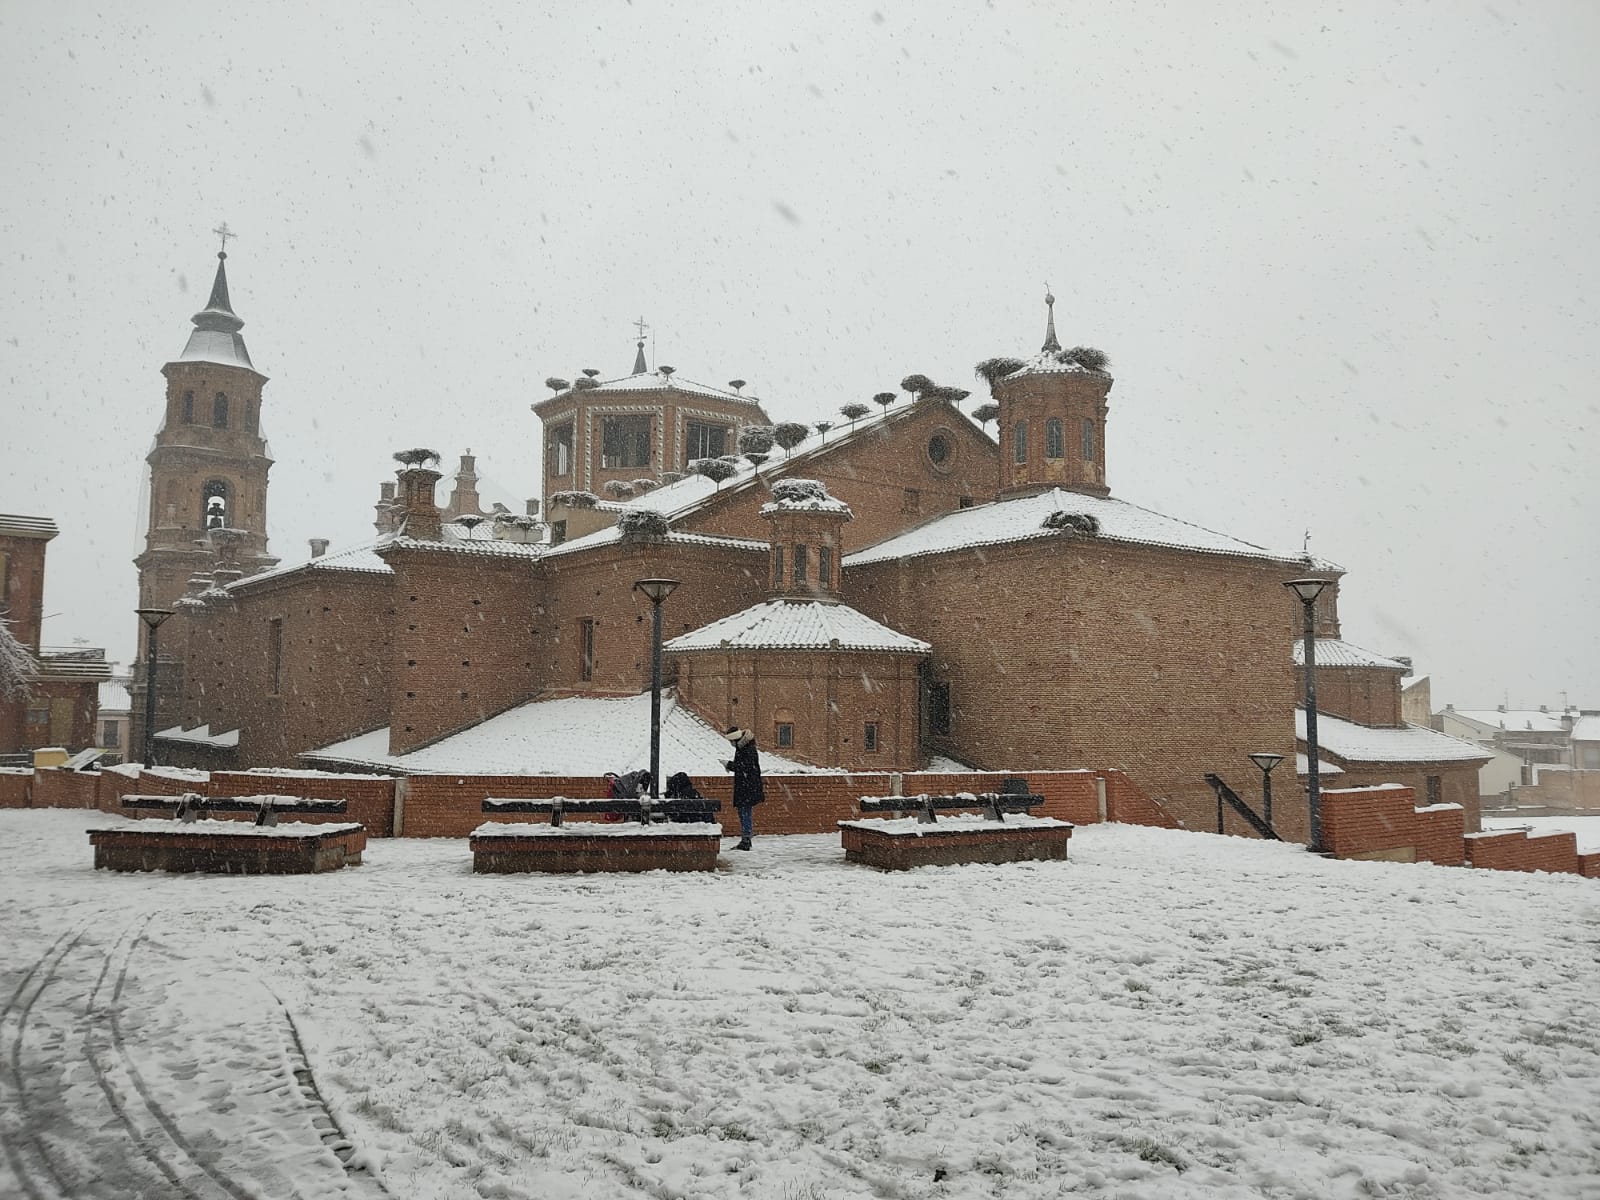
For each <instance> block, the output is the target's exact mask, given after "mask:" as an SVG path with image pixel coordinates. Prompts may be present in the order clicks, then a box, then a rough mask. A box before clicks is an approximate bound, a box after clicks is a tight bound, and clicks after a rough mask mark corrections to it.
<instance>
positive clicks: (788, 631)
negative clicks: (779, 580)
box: [662, 600, 931, 654]
mask: <svg viewBox="0 0 1600 1200" xmlns="http://www.w3.org/2000/svg"><path fill="white" fill-rule="evenodd" d="M724 648H727V649H739V650H780V649H781V650H884V651H890V652H893V653H900V654H926V653H927V652H928V651H929V650H930V649H931V647H930V646H929V645H928V643H927V642H920V641H918V640H917V639H916V638H914V637H907V636H906V635H905V634H903V633H899V632H897V631H896V630H893V629H890V628H889V627H888V626H887V625H882V624H879V623H878V622H877V621H874V620H873V619H872V618H871V617H869V616H867V615H866V614H864V613H859V612H857V611H856V610H855V609H853V608H851V607H849V606H848V605H845V604H828V603H824V602H821V601H817V600H767V601H764V602H763V603H761V604H757V605H754V606H753V607H751V608H747V609H745V610H744V611H743V612H737V613H734V614H733V615H732V616H731V617H723V618H721V619H720V620H716V621H713V622H711V624H709V625H703V626H701V627H700V628H699V629H696V630H694V631H693V632H692V633H686V634H683V635H682V636H680V637H675V638H673V639H672V640H671V641H670V642H667V643H665V645H663V647H662V649H664V650H719V649H724Z"/></svg>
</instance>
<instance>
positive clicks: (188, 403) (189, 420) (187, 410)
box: [183, 392, 194, 425]
mask: <svg viewBox="0 0 1600 1200" xmlns="http://www.w3.org/2000/svg"><path fill="white" fill-rule="evenodd" d="M183 423H184V424H185V425H193V424H194V393H193V392H185V393H184V394H183Z"/></svg>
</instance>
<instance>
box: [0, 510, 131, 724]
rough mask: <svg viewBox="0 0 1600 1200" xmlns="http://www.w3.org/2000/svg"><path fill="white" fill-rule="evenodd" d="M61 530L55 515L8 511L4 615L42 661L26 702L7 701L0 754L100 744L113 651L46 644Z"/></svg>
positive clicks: (0, 705) (1, 708)
mask: <svg viewBox="0 0 1600 1200" xmlns="http://www.w3.org/2000/svg"><path fill="white" fill-rule="evenodd" d="M59 532H60V531H59V530H58V529H57V528H56V523H55V522H54V521H53V520H51V519H50V518H49V517H33V516H22V515H18V514H11V513H0V616H3V617H5V618H6V619H7V620H8V621H10V623H11V632H12V634H13V636H14V637H16V639H17V640H18V641H19V642H20V643H21V644H22V645H23V646H24V647H25V648H26V649H27V650H28V651H29V653H31V654H32V655H33V656H34V658H35V659H36V660H37V662H38V674H37V676H36V677H35V679H34V680H33V683H32V686H31V687H30V689H29V694H28V696H27V697H25V698H19V699H14V700H7V699H4V698H0V754H19V753H24V752H27V751H32V750H37V749H39V748H40V747H44V746H59V747H61V748H63V749H66V750H81V749H83V748H84V747H86V746H92V745H93V744H94V742H95V738H96V735H97V733H98V730H97V729H96V727H95V715H96V711H97V709H98V703H99V692H98V688H99V683H100V681H101V680H103V679H106V678H108V677H109V675H110V667H109V666H108V665H107V664H106V661H105V651H104V650H100V649H97V648H94V647H89V646H41V645H40V644H39V638H40V630H41V627H42V626H43V623H44V615H45V614H44V577H45V550H46V547H47V545H48V543H49V542H50V541H51V539H53V538H54V537H56V536H57V535H58V533H59Z"/></svg>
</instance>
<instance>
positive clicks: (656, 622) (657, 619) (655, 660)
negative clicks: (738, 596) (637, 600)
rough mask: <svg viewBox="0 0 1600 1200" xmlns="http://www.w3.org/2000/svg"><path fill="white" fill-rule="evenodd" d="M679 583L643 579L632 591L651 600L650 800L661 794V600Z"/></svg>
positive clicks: (657, 797)
mask: <svg viewBox="0 0 1600 1200" xmlns="http://www.w3.org/2000/svg"><path fill="white" fill-rule="evenodd" d="M677 586H678V581H677V580H676V579H641V580H639V581H638V582H637V583H635V584H634V585H633V590H634V591H636V592H643V593H644V594H645V596H646V597H647V598H648V599H649V601H650V799H652V800H658V799H660V797H661V602H662V601H663V600H665V599H666V598H667V597H668V596H670V595H672V589H673V588H675V587H677Z"/></svg>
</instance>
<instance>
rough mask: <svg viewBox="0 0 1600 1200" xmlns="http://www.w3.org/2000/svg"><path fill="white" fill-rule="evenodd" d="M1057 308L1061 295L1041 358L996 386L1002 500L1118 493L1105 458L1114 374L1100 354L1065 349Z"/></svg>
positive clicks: (1051, 310) (1050, 302)
mask: <svg viewBox="0 0 1600 1200" xmlns="http://www.w3.org/2000/svg"><path fill="white" fill-rule="evenodd" d="M1055 303H1056V298H1055V297H1054V296H1050V295H1047V296H1045V305H1046V308H1047V311H1048V316H1047V317H1046V320H1045V337H1044V346H1043V347H1042V348H1041V349H1040V351H1039V353H1038V354H1037V355H1036V356H1035V357H1034V358H1032V359H1029V360H1028V361H1026V362H1023V363H1022V364H1021V365H1020V366H1019V367H1018V368H1017V369H1015V370H1013V371H1011V372H1010V373H1009V374H1006V375H1002V376H999V377H997V378H994V379H993V382H992V383H991V385H990V394H991V395H993V397H994V399H995V402H996V403H997V404H999V406H1000V477H999V488H998V493H999V495H1001V496H1006V495H1017V494H1024V493H1028V492H1037V491H1041V490H1043V489H1045V488H1051V487H1059V488H1065V489H1066V490H1067V491H1072V492H1085V493H1087V494H1089V495H1091V496H1108V495H1110V494H1111V489H1110V488H1109V487H1108V486H1106V460H1105V448H1106V438H1105V433H1106V394H1107V393H1108V392H1110V390H1111V383H1112V380H1111V376H1110V374H1109V373H1108V372H1107V371H1106V369H1105V356H1104V355H1102V354H1100V353H1099V352H1098V351H1094V350H1086V349H1083V348H1081V347H1077V348H1074V349H1072V350H1067V351H1063V350H1062V349H1061V343H1060V342H1059V341H1057V340H1056V313H1055ZM1017 361H1018V360H1016V359H1012V360H1011V363H1016V362H1017Z"/></svg>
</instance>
